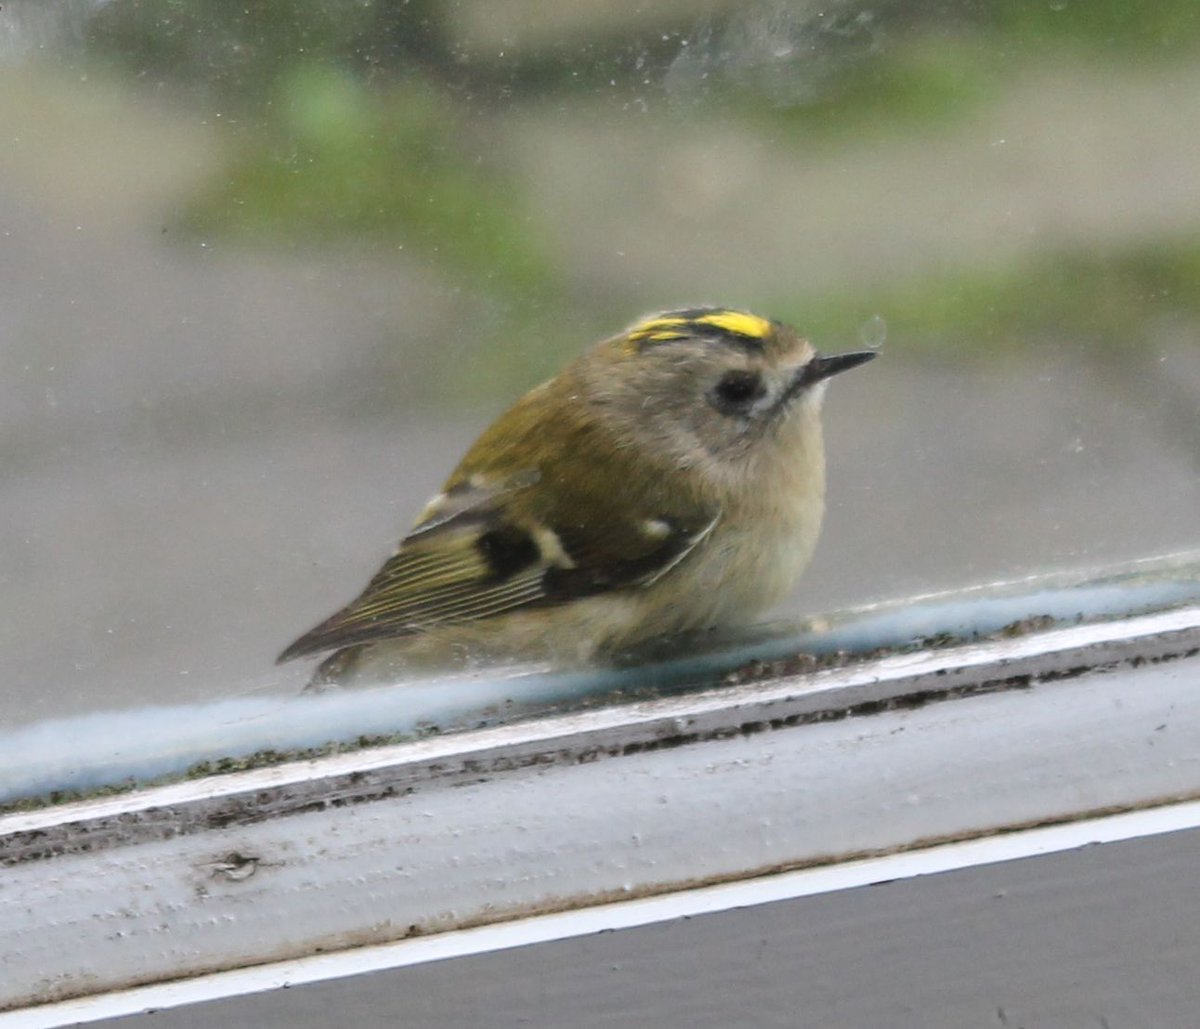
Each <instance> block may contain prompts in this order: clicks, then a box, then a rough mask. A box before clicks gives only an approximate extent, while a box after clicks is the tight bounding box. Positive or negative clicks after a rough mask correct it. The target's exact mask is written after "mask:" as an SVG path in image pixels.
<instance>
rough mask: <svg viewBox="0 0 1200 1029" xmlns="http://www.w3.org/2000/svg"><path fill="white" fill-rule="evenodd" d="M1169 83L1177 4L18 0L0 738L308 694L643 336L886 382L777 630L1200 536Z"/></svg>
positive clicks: (0, 420)
mask: <svg viewBox="0 0 1200 1029" xmlns="http://www.w3.org/2000/svg"><path fill="white" fill-rule="evenodd" d="M1198 56H1200V8H1197V5H1196V4H1195V3H1194V2H1193V0H1151V2H1148V3H1143V4H1137V5H1122V4H1098V5H1097V4H1084V3H1058V2H1053V0H1051V2H1044V3H1040V4H1039V3H1030V2H1028V0H974V2H969V3H968V2H962V3H955V2H951V3H946V2H944V0H938V2H932V0H921V2H916V3H913V2H899V0H880V2H875V3H864V2H854V0H834V2H832V3H826V4H813V3H806V2H782V0H759V2H754V3H749V4H745V3H731V2H720V0H707V2H705V3H702V4H686V3H680V2H678V0H655V2H647V3H641V4H637V5H618V6H613V5H597V4H586V3H563V4H558V5H552V7H548V6H547V5H544V4H539V3H535V2H534V0H507V2H505V3H495V2H492V0H453V2H451V0H405V2H399V0H361V2H360V0H355V2H350V0H345V2H329V0H327V2H316V3H310V2H300V0H281V2H275V3H270V4H246V5H233V6H231V5H229V4H227V3H224V2H222V0H5V2H4V4H3V5H2V7H0V138H2V139H3V140H4V145H3V146H2V147H0V368H2V369H3V374H2V375H0V426H2V432H0V455H2V459H0V488H2V490H3V496H4V508H5V517H4V518H3V519H0V534H2V539H0V586H2V587H3V588H2V591H0V608H2V610H0V645H2V652H3V654H4V659H5V675H4V676H3V677H0V724H3V725H4V726H7V727H8V728H10V729H18V728H20V729H21V731H23V732H26V733H27V735H28V734H37V733H39V732H42V733H44V734H45V738H46V739H47V740H52V739H54V738H56V732H57V730H56V729H55V728H54V726H55V725H56V724H58V723H56V722H55V721H54V720H55V719H62V718H72V719H77V718H79V717H80V716H84V715H88V714H90V713H94V712H106V711H115V710H120V709H130V708H140V707H154V706H162V705H197V704H202V703H206V702H210V701H218V700H237V699H239V698H247V697H252V698H257V699H261V698H264V697H266V698H278V704H279V705H281V706H282V705H284V704H291V703H293V702H294V696H295V693H296V691H297V690H298V689H299V687H300V686H301V685H302V684H303V682H304V681H305V678H306V675H307V674H308V671H309V670H310V669H306V668H304V667H302V666H298V665H292V664H289V665H284V666H280V667H276V666H275V665H274V663H273V662H274V658H275V655H276V654H277V653H278V652H279V651H280V649H281V648H282V647H283V646H284V645H285V644H287V643H288V641H289V640H291V639H293V638H294V637H295V636H296V635H297V634H298V633H299V632H300V631H302V630H303V629H304V628H306V627H307V626H309V625H312V624H314V622H316V621H317V620H318V619H319V618H321V617H323V616H325V615H327V614H328V613H329V612H330V611H331V610H333V608H334V607H335V606H336V605H337V604H338V603H339V602H344V601H345V600H347V599H349V598H350V597H352V596H354V595H356V594H357V592H358V591H360V590H361V589H362V587H363V585H364V584H365V583H366V582H367V580H368V579H369V577H370V576H371V574H372V573H373V572H374V571H375V570H376V569H378V568H379V567H380V566H381V565H382V564H383V562H384V561H385V560H386V559H387V558H388V556H389V554H390V553H391V552H392V548H393V546H394V544H395V542H396V541H397V540H399V539H400V538H401V537H402V536H404V535H405V534H406V533H407V532H408V531H409V529H410V528H411V526H412V524H413V522H414V520H415V519H416V518H417V517H418V515H419V514H420V512H421V511H422V509H423V508H424V506H425V504H426V502H427V500H428V499H429V497H431V496H433V495H435V494H436V493H437V492H438V490H439V489H440V487H441V485H442V483H443V481H444V480H445V477H446V475H447V474H448V473H449V472H450V470H451V469H452V468H453V466H454V465H455V463H456V462H457V460H458V458H459V457H460V456H461V455H462V454H463V453H464V452H465V450H466V449H467V447H468V446H469V445H470V443H471V441H472V440H473V439H474V438H475V437H476V435H477V434H478V433H479V432H480V431H481V430H482V429H483V428H484V427H485V426H486V425H487V424H488V423H489V422H490V421H491V420H492V419H493V418H494V417H495V416H496V415H497V414H499V413H500V412H501V411H502V410H503V409H504V408H506V407H507V406H508V405H509V404H510V403H511V402H512V401H513V400H515V399H516V398H517V397H518V396H519V395H521V394H522V393H523V392H525V391H526V390H528V389H529V388H530V387H532V386H533V385H535V384H536V383H537V382H539V381H540V380H542V379H544V378H546V377H547V376H549V375H550V374H552V373H554V372H555V371H556V370H558V369H559V368H561V367H562V366H564V365H565V364H566V363H567V362H568V361H569V360H571V359H572V358H573V357H575V356H576V355H578V354H579V353H581V352H582V351H583V350H584V348H586V347H587V346H589V345H591V344H592V343H594V342H595V341H597V340H600V339H603V338H606V337H610V336H612V335H614V334H615V333H618V332H620V331H621V330H622V329H623V328H625V327H627V326H629V325H631V324H633V323H635V322H636V321H637V320H638V319H639V318H640V317H642V316H645V315H647V314H649V313H652V312H657V311H667V310H678V309H699V308H705V307H709V306H718V307H721V308H722V309H725V308H728V309H735V310H739V311H753V312H756V313H761V314H763V315H766V316H768V317H769V318H772V319H778V320H779V321H780V322H781V323H784V324H788V325H792V326H795V327H796V328H797V330H798V331H799V332H800V333H801V334H803V335H804V336H806V337H807V338H808V339H810V340H811V341H812V344H813V346H814V347H815V348H816V349H817V350H818V351H820V352H822V353H825V354H836V353H839V352H841V351H846V350H863V349H866V350H871V351H874V350H879V349H881V348H882V349H883V350H885V351H886V359H885V360H884V361H880V362H877V363H876V364H874V365H872V366H871V367H870V369H869V374H867V373H865V372H864V373H862V374H858V373H856V374H855V375H853V376H847V377H845V379H840V378H839V381H838V383H837V385H836V386H835V387H834V388H833V389H831V391H830V394H829V396H828V398H827V401H826V407H825V435H826V447H827V454H828V482H827V510H826V517H825V524H824V529H823V531H822V534H821V537H820V540H819V543H818V546H817V549H816V552H815V557H814V558H813V561H812V564H811V566H810V567H809V569H808V571H807V572H806V573H805V574H804V575H803V577H802V578H801V579H800V581H799V584H798V586H797V588H796V589H795V590H794V591H793V592H792V593H791V595H790V596H789V597H788V599H787V600H786V601H785V602H784V603H783V604H782V605H781V606H779V607H777V608H776V609H775V612H774V613H775V615H776V616H777V617H782V618H789V617H790V618H797V617H800V616H813V615H818V614H821V613H822V612H828V611H831V610H835V609H838V608H841V607H845V606H848V605H853V604H858V603H863V602H867V601H874V600H880V599H885V598H899V597H903V596H907V595H912V594H916V593H921V592H927V591H930V590H936V589H946V588H955V587H962V586H967V585H971V584H975V583H979V582H984V581H989V580H995V579H1001V578H1011V577H1013V576H1016V575H1023V574H1028V573H1032V572H1037V571H1042V570H1051V569H1063V568H1081V567H1090V566H1094V565H1112V564H1114V563H1117V562H1120V561H1123V560H1129V559H1134V558H1139V557H1143V556H1147V555H1149V554H1154V553H1164V552H1168V551H1172V550H1179V549H1184V548H1188V547H1193V546H1195V545H1196V544H1197V542H1198V541H1197V533H1196V526H1197V520H1196V516H1195V512H1196V511H1198V510H1200V475H1198V474H1197V471H1198V465H1197V462H1198V461H1200V458H1198V456H1197V455H1200V428H1197V426H1200V419H1198V418H1197V417H1196V408H1197V403H1198V402H1200V345H1198V332H1200V206H1198V205H1197V203H1196V191H1195V189H1194V188H1193V187H1194V183H1195V182H1196V181H1197V178H1198V175H1200V168H1198V167H1197V159H1196V152H1195V147H1194V145H1193V140H1194V136H1195V132H1194V126H1195V125H1196V124H1198V123H1200V61H1198V60H1197V57H1198ZM477 672H478V673H479V674H480V675H484V676H486V672H487V669H486V667H483V668H480V669H477ZM501 706H503V705H501ZM274 711H275V708H272V707H271V704H269V703H267V704H265V705H264V706H263V707H262V709H261V711H258V713H257V714H256V715H255V716H254V717H255V718H257V719H260V720H261V721H262V722H264V723H266V724H269V723H270V721H271V719H272V718H273V717H274V714H273V712H274ZM239 717H240V716H239ZM82 724H83V723H78V722H72V725H73V726H74V728H73V729H72V731H73V732H74V731H77V730H78V731H86V730H83V729H79V726H80V725H82ZM346 731H347V732H350V733H352V732H353V727H347V729H346ZM151 734H152V730H151ZM34 738H35V737H34V736H32V735H29V736H28V739H27V742H28V740H33V739H34ZM40 738H41V737H38V739H40ZM29 745H30V746H32V747H34V749H36V748H37V747H40V746H42V744H41V743H37V742H35V743H31V744H29Z"/></svg>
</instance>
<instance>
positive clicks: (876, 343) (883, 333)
mask: <svg viewBox="0 0 1200 1029" xmlns="http://www.w3.org/2000/svg"><path fill="white" fill-rule="evenodd" d="M858 338H859V340H860V341H861V342H862V345H863V346H864V347H866V348H867V349H868V350H879V349H880V348H881V347H882V346H883V344H884V341H885V340H886V339H887V322H885V321H884V320H883V318H882V317H881V316H880V315H877V314H873V315H871V317H870V318H868V319H867V320H866V321H865V322H863V323H862V325H860V326H859V327H858Z"/></svg>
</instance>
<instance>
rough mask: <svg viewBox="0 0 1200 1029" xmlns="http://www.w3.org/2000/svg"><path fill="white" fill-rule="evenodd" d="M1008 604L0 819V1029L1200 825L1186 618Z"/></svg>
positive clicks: (1199, 669)
mask: <svg viewBox="0 0 1200 1029" xmlns="http://www.w3.org/2000/svg"><path fill="white" fill-rule="evenodd" d="M1171 567H1173V568H1175V569H1176V571H1175V573H1174V574H1175V580H1176V581H1184V582H1187V581H1188V580H1189V576H1193V577H1194V575H1195V566H1194V565H1188V564H1186V563H1182V564H1181V563H1180V562H1173V563H1172V564H1171ZM1155 574H1157V573H1155ZM1150 578H1151V579H1153V578H1154V575H1151V576H1150ZM1193 581H1194V579H1193ZM1017 596H1018V598H1019V597H1022V596H1023V597H1026V598H1029V599H1028V603H1027V605H1026V614H1027V616H1029V617H1030V618H1033V619H1034V621H1031V622H1030V623H1028V624H1027V625H1024V626H1017V627H1016V628H1015V629H1014V630H1013V632H1011V633H1006V634H999V635H993V636H992V637H991V638H986V639H982V640H978V641H975V642H965V643H952V642H951V643H949V645H940V646H935V647H927V648H924V649H915V650H909V651H905V652H884V653H881V654H877V655H874V656H863V657H859V658H858V659H856V660H853V661H850V662H849V663H845V664H840V665H839V664H835V666H834V667H826V668H823V669H819V670H816V671H813V670H811V669H807V668H804V667H803V662H801V663H799V664H798V665H797V666H796V667H798V668H800V670H797V671H792V672H790V673H789V672H786V671H784V673H783V674H778V671H779V669H771V668H765V669H762V677H758V678H751V681H746V682H741V683H739V684H736V685H723V686H718V687H714V688H710V689H706V690H704V691H701V692H692V693H683V694H680V695H675V696H667V697H661V698H657V699H649V700H645V701H641V702H635V703H626V704H619V705H613V706H607V707H602V708H597V709H590V710H589V709H584V710H575V711H572V712H570V713H567V714H561V715H555V716H549V717H542V718H539V719H536V720H530V721H524V722H518V723H514V724H508V725H500V726H496V727H491V728H486V729H481V730H476V731H468V732H460V733H455V734H453V735H448V736H440V737H432V738H428V739H419V740H414V741H411V742H405V743H401V744H397V745H391V746H384V747H377V748H372V749H364V750H361V751H358V752H355V753H347V754H338V755H333V756H329V757H324V758H319V759H315V760H309V761H295V762H289V763H285V764H281V765H277V766H274V767H266V768H257V769H252V770H249V771H244V772H237V773H233V774H227V775H213V776H209V777H206V778H203V779H200V780H196V781H189V782H181V783H175V784H171V785H165V786H157V787H153V788H147V789H142V790H138V791H135V792H130V793H127V794H123V795H119V796H113V797H107V798H96V799H89V800H80V801H77V802H74V803H69V804H62V805H57V806H47V807H44V808H40V809H36V810H32V811H27V812H16V813H11V814H8V815H6V816H3V817H0V863H2V865H3V870H2V878H0V956H2V963H0V969H2V970H3V974H2V975H0V1027H3V1029H11V1027H13V1026H34V1025H37V1026H53V1025H68V1024H76V1023H79V1022H87V1021H95V1020H98V1019H101V1018H106V1017H113V1016H115V1015H120V1014H128V1013H133V1012H137V1011H141V1010H146V1009H148V1008H162V1007H170V1006H176V1005H183V1004H189V1003H195V1002H198V1001H202V1000H210V999H214V998H220V997H231V996H237V995H241V994H246V993H253V992H259V991H264V990H271V989H275V988H278V987H281V986H285V985H292V984H297V983H303V982H316V981H321V980H324V979H331V978H337V977H341V976H347V975H354V974H358V973H362V972H366V971H372V970H377V969H384V968H397V967H402V966H405V965H411V964H415V963H420V962H425V961H430V960H435V959H444V958H453V957H455V956H460V955H466V954H476V953H480V952H483V951H490V950H497V949H502V948H506V947H512V946H517V945H519V944H523V943H529V942H534V941H538V940H552V939H560V938H565V937H570V936H578V935H582V934H587V933H592V932H597V931H601V930H603V929H613V928H620V927H623V926H632V925H640V924H646V923H648V922H653V921H659V920H665V919H670V918H677V917H680V916H681V915H686V914H692V913H698V912H702V911H714V910H722V909H725V908H728V907H736V906H742V905H746V904H755V903H766V902H770V901H772V900H779V899H783V898H787V897H798V896H805V895H808V894H812V893H819V892H829V891H835V890H843V889H849V888H853V887H854V886H857V885H862V884H867V883H871V882H878V881H882V880H887V879H896V878H900V877H903V876H908V875H919V874H924V873H927V872H931V871H938V870H946V869H952V868H962V867H966V866H969V865H974V864H982V863H986V862H994V861H1005V860H1011V859H1015V858H1017V857H1022V856H1028V855H1032V854H1040V853H1049V852H1052V851H1058V850H1067V849H1070V848H1073V847H1078V846H1081V845H1083V844H1086V843H1092V842H1099V841H1108V840H1120V839H1128V838H1130V837H1135V836H1141V835H1152V834H1156V833H1163V832H1173V831H1177V830H1182V829H1187V828H1192V827H1195V826H1197V825H1200V603H1198V602H1196V601H1195V600H1191V601H1188V602H1184V603H1178V604H1175V605H1174V606H1171V607H1168V608H1166V609H1164V610H1156V611H1152V612H1150V613H1144V614H1117V615H1110V616H1108V617H1103V618H1098V619H1093V620H1091V621H1088V622H1086V623H1084V624H1077V625H1063V624H1061V622H1060V623H1059V624H1056V625H1054V626H1050V627H1047V628H1044V629H1040V630H1039V629H1038V628H1037V626H1038V625H1040V624H1042V623H1041V622H1040V621H1037V620H1036V616H1038V615H1040V614H1041V613H1042V611H1041V609H1040V608H1039V607H1038V606H1037V605H1038V604H1039V603H1040V602H1041V600H1042V599H1044V591H1042V590H1040V588H1036V587H1031V588H1028V589H1026V590H1025V591H1024V592H1022V593H1018V594H1017ZM1030 627H1032V628H1033V631H1028V630H1029V629H1030ZM942 643H947V641H946V640H943V641H942ZM630 674H631V675H632V676H633V677H634V678H635V679H636V676H637V672H636V671H634V672H631V673H630Z"/></svg>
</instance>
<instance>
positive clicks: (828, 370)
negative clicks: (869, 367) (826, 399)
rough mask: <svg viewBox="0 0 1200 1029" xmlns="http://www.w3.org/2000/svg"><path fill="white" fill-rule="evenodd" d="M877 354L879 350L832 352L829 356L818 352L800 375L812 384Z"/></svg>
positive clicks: (807, 382)
mask: <svg viewBox="0 0 1200 1029" xmlns="http://www.w3.org/2000/svg"><path fill="white" fill-rule="evenodd" d="M877 354H878V351H875V350H855V351H853V352H851V353H849V354H832V355H831V356H829V357H826V356H824V355H823V354H817V355H815V356H814V357H813V359H812V360H811V361H809V362H808V364H806V365H805V366H804V370H803V371H802V372H801V373H800V377H801V378H802V379H803V380H804V385H806V386H811V385H812V384H813V383H814V382H820V381H821V380H822V379H828V378H829V376H831V375H837V374H838V373H839V372H848V371H849V370H850V369H851V368H857V367H858V366H859V365H860V364H866V363H867V362H868V361H870V360H871V359H873V358H874V357H876V356H877Z"/></svg>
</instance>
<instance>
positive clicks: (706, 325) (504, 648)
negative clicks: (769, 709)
mask: <svg viewBox="0 0 1200 1029" xmlns="http://www.w3.org/2000/svg"><path fill="white" fill-rule="evenodd" d="M874 356H875V353H874V352H873V351H860V352H856V353H846V354H838V355H834V356H832V357H826V356H823V355H821V354H819V353H817V352H816V351H815V350H814V349H813V348H812V346H811V345H810V344H809V342H808V341H807V340H806V339H803V338H802V337H800V336H799V335H798V334H797V333H796V332H795V331H794V330H793V329H791V328H789V327H788V326H786V325H781V324H780V323H778V322H774V321H770V320H768V319H766V318H760V317H758V316H757V315H753V314H749V313H748V312H745V311H738V310H733V309H730V308H697V309H691V310H682V311H670V312H667V313H664V314H658V315H654V316H652V317H649V318H646V319H643V320H642V321H640V322H638V323H637V324H635V325H633V326H632V327H630V328H629V329H627V330H626V331H625V332H623V333H621V334H620V335H618V336H614V337H613V338H612V339H607V340H604V341H603V342H601V343H599V344H597V345H596V346H595V347H593V348H592V349H591V350H589V351H587V352H586V353H584V354H583V355H582V356H581V357H579V358H578V359H576V360H575V361H574V362H573V363H571V364H570V365H568V366H567V367H566V368H565V369H564V370H563V371H562V372H560V373H559V374H558V375H557V376H555V377H554V378H553V379H551V380H550V381H548V382H544V383H542V385H540V386H538V387H536V388H535V389H533V390H531V391H530V392H529V393H527V394H526V395H525V396H523V397H522V398H521V399H520V400H518V401H517V402H516V404H514V405H513V406H512V407H511V408H510V409H509V410H508V411H507V412H506V413H505V414H503V415H501V416H500V418H499V419H497V420H496V422H494V423H493V424H492V425H491V426H490V427H489V428H488V429H487V430H486V431H485V432H484V433H483V435H482V436H480V437H479V439H478V440H477V441H476V442H475V444H474V445H473V446H472V447H471V449H470V450H469V451H467V454H466V456H465V457H464V458H463V459H462V461H461V462H460V463H459V465H458V467H457V468H456V469H455V470H454V472H453V474H452V475H451V476H450V478H449V479H448V480H447V481H446V484H445V486H444V487H443V488H442V492H441V493H439V494H438V495H437V496H435V497H434V498H433V499H432V500H431V501H430V502H429V503H428V504H427V505H426V507H425V509H424V511H422V512H421V514H420V516H419V517H418V519H417V521H416V524H415V525H414V526H413V528H412V531H411V532H409V534H408V535H407V536H406V537H405V538H404V539H403V540H401V542H400V544H399V545H398V546H397V548H396V550H395V552H394V553H393V555H392V556H391V558H389V559H388V561H387V562H386V563H385V564H384V565H383V567H382V568H381V569H380V570H379V572H378V573H377V574H376V575H375V577H374V578H373V579H372V580H371V581H370V583H368V585H367V588H366V589H365V590H364V591H363V592H362V594H361V595H360V596H359V597H358V598H357V599H356V600H354V601H352V602H351V603H350V604H349V605H347V606H346V607H344V608H342V609H341V610H340V611H338V612H337V613H336V614H334V615H332V616H331V617H329V618H327V619H326V620H325V621H323V622H321V624H320V625H318V626H316V627H315V628H314V629H312V630H310V631H309V632H307V633H305V634H304V635H303V636H301V637H300V638H299V639H298V640H296V642H295V643H293V644H292V645H291V646H290V647H288V648H287V649H286V650H285V651H284V652H283V653H282V654H281V655H280V658H279V660H280V661H287V660H290V659H291V658H295V657H301V656H303V655H308V654H317V653H321V652H325V651H333V653H332V654H331V655H330V656H329V657H328V658H326V659H325V661H324V662H323V663H322V664H321V666H320V667H319V668H318V669H317V671H316V673H315V675H314V677H313V684H314V685H321V684H325V683H334V682H349V681H367V680H370V679H374V680H376V681H380V680H384V679H386V678H388V677H390V676H394V675H397V674H401V675H402V674H403V673H404V672H405V671H406V670H413V669H428V668H430V667H452V666H455V665H459V666H461V665H462V664H464V663H466V662H472V663H473V662H475V661H499V660H536V661H546V660H548V661H551V662H554V663H557V664H576V663H582V662H589V661H598V660H604V659H605V658H608V657H612V656H614V655H617V654H619V653H621V652H622V651H627V650H628V649H629V648H631V647H635V646H636V645H638V644H642V643H645V642H647V641H649V640H651V639H654V638H657V637H661V636H667V635H671V634H676V633H681V632H686V631H690V630H700V629H707V628H714V627H718V626H727V625H731V624H736V623H742V622H745V621H747V620H750V619H752V618H754V617H755V616H756V615H758V614H759V613H761V612H762V611H764V610H765V609H766V608H769V607H770V606H772V605H773V604H775V603H777V602H778V601H780V600H781V599H783V597H784V596H785V595H786V594H787V593H788V592H789V590H790V589H791V587H792V585H793V583H794V582H795V581H796V579H797V577H798V576H799V575H800V573H801V572H802V571H803V570H804V567H805V565H806V564H807V563H808V561H809V558H810V557H811V556H812V552H813V548H814V546H815V544H816V541H817V534H818V532H819V530H820V526H821V516H822V512H823V510H824V506H825V456H824V446H823V443H822V436H821V417H820V415H821V401H822V397H823V394H824V391H825V385H826V382H827V380H828V379H829V377H830V376H831V375H835V374H837V373H838V372H843V371H846V370H847V369H849V368H854V367H856V366H857V365H860V364H862V363H863V362H865V361H868V360H870V359H871V358H872V357H874Z"/></svg>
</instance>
